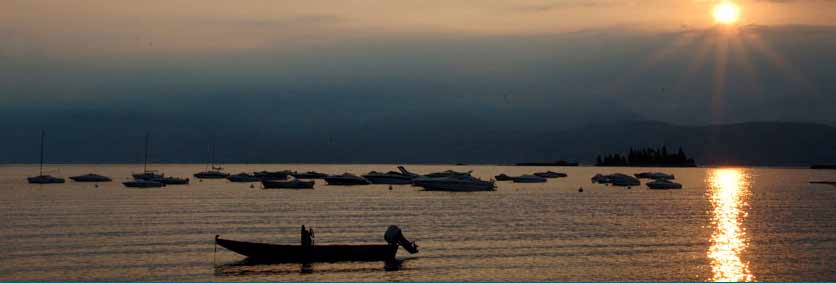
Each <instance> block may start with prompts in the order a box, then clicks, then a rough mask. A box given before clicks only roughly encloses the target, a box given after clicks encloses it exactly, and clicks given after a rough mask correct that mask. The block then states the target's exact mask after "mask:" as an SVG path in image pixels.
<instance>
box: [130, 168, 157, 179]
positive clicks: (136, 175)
mask: <svg viewBox="0 0 836 283" xmlns="http://www.w3.org/2000/svg"><path fill="white" fill-rule="evenodd" d="M131 177H133V178H134V179H135V180H155V179H162V178H164V177H165V174H160V173H157V172H156V171H149V170H145V172H142V173H133V174H131Z"/></svg>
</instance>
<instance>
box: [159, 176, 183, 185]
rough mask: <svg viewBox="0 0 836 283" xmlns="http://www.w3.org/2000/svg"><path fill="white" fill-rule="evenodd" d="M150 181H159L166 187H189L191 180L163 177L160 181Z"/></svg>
mask: <svg viewBox="0 0 836 283" xmlns="http://www.w3.org/2000/svg"><path fill="white" fill-rule="evenodd" d="M150 181H157V182H160V183H163V184H166V185H188V184H189V178H179V177H162V178H159V179H151V180H150Z"/></svg>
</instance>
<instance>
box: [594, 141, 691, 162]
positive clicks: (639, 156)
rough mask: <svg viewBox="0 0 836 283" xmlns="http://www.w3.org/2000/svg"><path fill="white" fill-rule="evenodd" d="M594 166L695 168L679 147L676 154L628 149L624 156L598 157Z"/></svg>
mask: <svg viewBox="0 0 836 283" xmlns="http://www.w3.org/2000/svg"><path fill="white" fill-rule="evenodd" d="M595 166H659V167H695V166H697V165H696V163H695V162H694V159H692V158H689V157H688V155H686V154H685V152H684V151H683V150H682V148H681V147H680V148H679V149H678V150H677V151H676V153H669V152H668V148H667V147H665V146H662V147H660V148H651V147H647V148H641V149H638V150H636V149H633V148H630V152H629V153H627V155H626V156H624V155H621V154H618V153H613V154H607V155H605V156H603V157H602V156H601V155H598V157H597V158H596V159H595Z"/></svg>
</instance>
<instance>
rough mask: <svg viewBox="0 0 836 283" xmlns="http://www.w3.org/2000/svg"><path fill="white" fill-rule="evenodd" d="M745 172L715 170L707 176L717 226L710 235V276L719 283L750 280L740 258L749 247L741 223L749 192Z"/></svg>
mask: <svg viewBox="0 0 836 283" xmlns="http://www.w3.org/2000/svg"><path fill="white" fill-rule="evenodd" d="M748 179H749V178H748V175H746V172H745V171H743V170H740V169H717V170H713V171H712V172H711V174H710V176H709V180H708V181H709V184H710V190H709V192H708V193H709V196H710V200H711V205H712V207H713V209H714V211H713V223H714V224H715V225H716V226H715V229H714V233H713V234H712V235H711V248H709V250H708V257H709V258H710V259H711V269H712V271H713V277H712V278H711V280H714V281H718V282H729V281H753V280H755V277H754V275H752V271H751V270H749V264H748V262H746V261H744V260H743V259H741V254H742V253H743V252H744V251H745V250H746V248H747V246H748V242H747V238H746V232H745V229H744V228H743V225H742V222H743V220H744V219H745V218H746V216H747V213H746V207H747V203H746V199H747V198H748V195H749V194H750V192H749V180H748Z"/></svg>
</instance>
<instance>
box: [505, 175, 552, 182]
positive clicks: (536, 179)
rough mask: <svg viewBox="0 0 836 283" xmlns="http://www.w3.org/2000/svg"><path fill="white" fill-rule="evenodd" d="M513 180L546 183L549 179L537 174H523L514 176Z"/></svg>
mask: <svg viewBox="0 0 836 283" xmlns="http://www.w3.org/2000/svg"><path fill="white" fill-rule="evenodd" d="M513 181H514V183H545V182H547V181H548V179H546V178H545V177H542V176H537V175H522V176H518V177H514V179H513Z"/></svg>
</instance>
